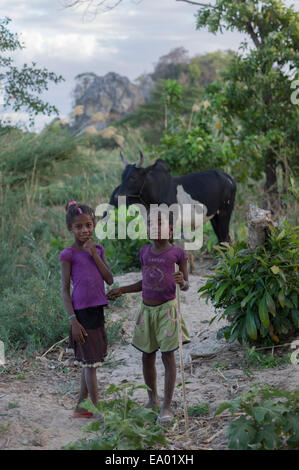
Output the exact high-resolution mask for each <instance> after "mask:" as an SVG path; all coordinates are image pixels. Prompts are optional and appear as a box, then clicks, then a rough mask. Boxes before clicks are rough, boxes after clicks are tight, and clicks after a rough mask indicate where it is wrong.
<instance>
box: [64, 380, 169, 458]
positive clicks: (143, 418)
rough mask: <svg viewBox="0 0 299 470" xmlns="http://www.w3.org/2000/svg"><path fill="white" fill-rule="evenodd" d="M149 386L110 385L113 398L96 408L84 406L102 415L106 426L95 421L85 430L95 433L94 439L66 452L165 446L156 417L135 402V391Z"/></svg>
mask: <svg viewBox="0 0 299 470" xmlns="http://www.w3.org/2000/svg"><path fill="white" fill-rule="evenodd" d="M140 388H147V387H146V385H138V386H136V385H134V384H132V383H128V382H126V383H123V384H121V385H120V386H116V385H115V384H111V385H110V386H109V388H108V389H107V390H106V391H105V395H114V397H113V398H112V399H110V400H107V401H101V402H98V405H97V407H96V406H94V405H93V404H92V403H91V402H90V401H89V400H85V401H84V402H82V406H84V408H86V409H87V410H88V411H91V412H92V413H94V414H96V415H97V414H99V413H100V415H101V417H102V419H103V422H102V423H101V422H99V421H94V422H92V423H91V424H88V425H87V426H85V428H84V430H85V431H86V432H90V433H94V434H95V437H94V438H93V439H89V440H87V439H81V440H79V441H76V442H74V443H70V444H68V445H67V446H66V447H63V449H64V450H142V449H148V448H151V447H153V446H154V445H156V444H163V445H165V444H166V439H165V437H164V429H163V428H162V427H161V426H160V425H158V424H155V421H156V418H157V414H156V413H155V412H154V411H153V410H151V409H148V408H144V407H143V406H140V405H138V403H136V402H135V401H133V400H132V398H131V397H132V396H133V394H134V392H135V390H137V389H140Z"/></svg>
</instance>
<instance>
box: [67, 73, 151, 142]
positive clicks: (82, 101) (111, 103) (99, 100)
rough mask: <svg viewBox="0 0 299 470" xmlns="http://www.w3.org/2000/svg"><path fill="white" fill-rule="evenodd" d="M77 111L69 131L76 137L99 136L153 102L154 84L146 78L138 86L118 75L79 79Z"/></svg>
mask: <svg viewBox="0 0 299 470" xmlns="http://www.w3.org/2000/svg"><path fill="white" fill-rule="evenodd" d="M76 81H77V84H76V87H75V90H74V93H73V95H74V110H73V116H72V121H71V122H70V128H71V130H72V132H74V134H75V135H79V134H81V133H82V132H87V133H90V134H93V133H97V132H98V131H101V130H103V129H105V128H107V127H108V126H109V124H110V123H112V122H115V121H117V120H119V119H121V118H123V117H125V116H126V115H128V114H129V113H131V112H132V111H135V110H136V109H137V107H138V105H140V104H142V103H144V102H145V101H147V100H149V98H150V91H151V90H152V89H153V87H154V81H153V80H152V79H151V77H150V76H146V77H145V78H144V79H143V80H140V81H139V84H138V85H135V84H133V83H131V82H130V80H129V79H128V78H127V77H123V76H121V75H119V74H117V73H115V72H109V73H107V74H106V75H105V76H103V77H99V76H97V75H96V74H93V73H86V74H81V75H79V76H78V77H76Z"/></svg>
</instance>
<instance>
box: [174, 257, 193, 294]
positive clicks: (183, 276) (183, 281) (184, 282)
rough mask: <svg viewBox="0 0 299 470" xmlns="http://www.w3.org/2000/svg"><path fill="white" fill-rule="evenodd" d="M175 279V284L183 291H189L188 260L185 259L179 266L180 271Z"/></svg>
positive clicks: (175, 275) (175, 274)
mask: <svg viewBox="0 0 299 470" xmlns="http://www.w3.org/2000/svg"><path fill="white" fill-rule="evenodd" d="M173 277H174V280H175V282H176V283H177V284H180V287H181V290H188V289H189V281H188V262H187V259H185V260H184V261H182V262H181V263H180V264H179V271H177V272H176V273H174V275H173Z"/></svg>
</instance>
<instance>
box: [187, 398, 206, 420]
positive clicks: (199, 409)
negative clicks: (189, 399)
mask: <svg viewBox="0 0 299 470" xmlns="http://www.w3.org/2000/svg"><path fill="white" fill-rule="evenodd" d="M196 400H197V405H194V406H190V407H189V408H188V412H189V415H190V416H201V415H208V414H209V412H210V405H209V404H208V403H201V402H200V400H198V398H197V399H196Z"/></svg>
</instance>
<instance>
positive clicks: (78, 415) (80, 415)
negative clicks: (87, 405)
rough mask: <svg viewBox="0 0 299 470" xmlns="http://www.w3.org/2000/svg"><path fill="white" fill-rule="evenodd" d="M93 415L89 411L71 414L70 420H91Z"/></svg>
mask: <svg viewBox="0 0 299 470" xmlns="http://www.w3.org/2000/svg"><path fill="white" fill-rule="evenodd" d="M92 417H93V413H91V411H84V412H83V413H73V414H72V418H92Z"/></svg>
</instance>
